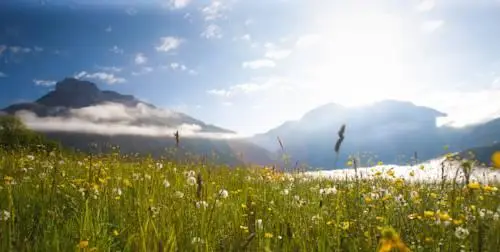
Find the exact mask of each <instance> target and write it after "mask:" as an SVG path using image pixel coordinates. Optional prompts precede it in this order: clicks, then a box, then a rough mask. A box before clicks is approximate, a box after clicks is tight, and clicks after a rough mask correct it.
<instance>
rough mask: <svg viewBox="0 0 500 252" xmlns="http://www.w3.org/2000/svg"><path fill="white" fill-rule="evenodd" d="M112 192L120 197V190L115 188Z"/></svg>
mask: <svg viewBox="0 0 500 252" xmlns="http://www.w3.org/2000/svg"><path fill="white" fill-rule="evenodd" d="M113 192H114V193H115V194H116V195H118V196H122V189H120V188H115V189H113Z"/></svg>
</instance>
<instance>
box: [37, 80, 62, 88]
mask: <svg viewBox="0 0 500 252" xmlns="http://www.w3.org/2000/svg"><path fill="white" fill-rule="evenodd" d="M33 82H34V83H35V85H37V86H45V87H49V86H54V85H55V84H56V83H57V82H56V81H54V80H38V79H34V80H33Z"/></svg>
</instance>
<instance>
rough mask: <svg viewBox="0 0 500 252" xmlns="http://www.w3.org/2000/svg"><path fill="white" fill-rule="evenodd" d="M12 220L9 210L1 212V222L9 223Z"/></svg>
mask: <svg viewBox="0 0 500 252" xmlns="http://www.w3.org/2000/svg"><path fill="white" fill-rule="evenodd" d="M9 219H10V212H8V211H7V210H2V211H0V221H7V220H9Z"/></svg>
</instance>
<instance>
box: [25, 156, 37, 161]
mask: <svg viewBox="0 0 500 252" xmlns="http://www.w3.org/2000/svg"><path fill="white" fill-rule="evenodd" d="M26 158H28V159H29V160H31V161H33V160H35V156H33V155H28V156H26Z"/></svg>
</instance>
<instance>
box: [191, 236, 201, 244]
mask: <svg viewBox="0 0 500 252" xmlns="http://www.w3.org/2000/svg"><path fill="white" fill-rule="evenodd" d="M196 243H203V240H202V239H201V238H200V237H193V239H191V244H196Z"/></svg>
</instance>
